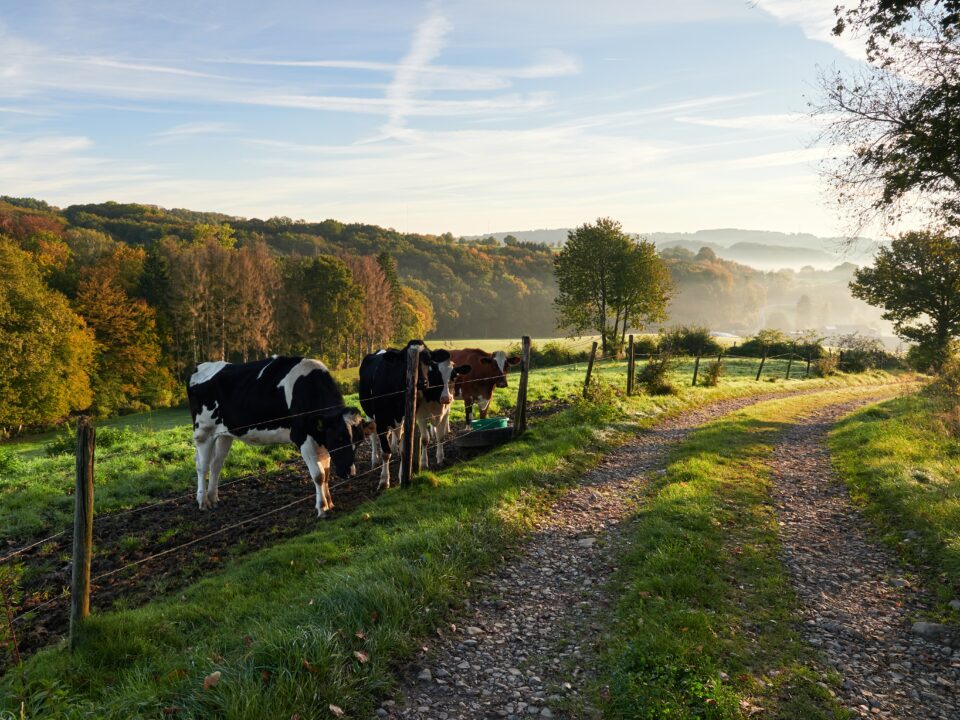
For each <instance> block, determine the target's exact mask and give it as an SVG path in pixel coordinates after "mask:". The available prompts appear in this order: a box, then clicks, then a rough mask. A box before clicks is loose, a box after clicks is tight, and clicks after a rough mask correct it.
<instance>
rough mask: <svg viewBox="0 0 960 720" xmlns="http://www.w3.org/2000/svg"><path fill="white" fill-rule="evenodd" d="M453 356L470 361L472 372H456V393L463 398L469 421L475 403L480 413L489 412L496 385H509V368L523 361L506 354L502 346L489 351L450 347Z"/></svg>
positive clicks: (459, 362)
mask: <svg viewBox="0 0 960 720" xmlns="http://www.w3.org/2000/svg"><path fill="white" fill-rule="evenodd" d="M450 359H451V360H453V362H454V363H455V364H456V365H469V366H470V372H468V373H465V374H463V375H457V382H456V386H455V391H454V392H455V394H456V397H458V398H461V399H462V400H463V408H464V410H465V411H466V414H467V422H468V423H469V422H470V420H471V419H472V417H473V406H474V404H476V405H477V406H478V407H479V408H480V417H482V418H485V417H486V416H487V409H488V408H489V407H490V400H491V399H492V398H493V390H494V388H505V387H507V372H508V371H509V369H510V368H511V367H513V366H514V365H519V364H520V358H518V357H516V356H513V357H507V354H506V353H505V352H503V350H497V351H496V352H494V353H488V352H485V351H484V350H479V349H477V348H464V349H463V350H451V351H450Z"/></svg>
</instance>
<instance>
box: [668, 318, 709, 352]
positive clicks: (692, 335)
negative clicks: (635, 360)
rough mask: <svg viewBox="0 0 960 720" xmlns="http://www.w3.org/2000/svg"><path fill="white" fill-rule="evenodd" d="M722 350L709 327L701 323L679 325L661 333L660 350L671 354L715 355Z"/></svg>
mask: <svg viewBox="0 0 960 720" xmlns="http://www.w3.org/2000/svg"><path fill="white" fill-rule="evenodd" d="M720 350H721V347H720V343H718V342H717V341H716V340H715V339H714V338H713V337H712V336H711V335H710V330H709V328H705V327H702V326H700V325H679V326H677V327H673V328H670V329H669V330H666V331H664V332H663V333H662V334H661V335H660V351H661V352H666V353H670V354H671V355H697V354H700V355H715V354H717V353H719V352H720Z"/></svg>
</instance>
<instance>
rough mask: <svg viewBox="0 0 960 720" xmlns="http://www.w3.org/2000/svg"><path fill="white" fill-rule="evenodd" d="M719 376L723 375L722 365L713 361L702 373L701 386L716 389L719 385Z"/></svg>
mask: <svg viewBox="0 0 960 720" xmlns="http://www.w3.org/2000/svg"><path fill="white" fill-rule="evenodd" d="M721 375H723V363H722V362H717V361H716V360H714V361H713V362H711V363H710V364H709V365H707V367H706V369H705V370H704V372H703V384H704V385H706V386H707V387H716V386H717V385H719V384H720V376H721Z"/></svg>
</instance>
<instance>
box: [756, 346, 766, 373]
mask: <svg viewBox="0 0 960 720" xmlns="http://www.w3.org/2000/svg"><path fill="white" fill-rule="evenodd" d="M766 361H767V351H766V350H764V351H763V355H761V356H760V367H758V368H757V380H759V379H760V374H761V373H762V372H763V364H764V363H765V362H766Z"/></svg>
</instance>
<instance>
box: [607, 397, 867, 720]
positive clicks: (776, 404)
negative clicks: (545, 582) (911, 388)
mask: <svg viewBox="0 0 960 720" xmlns="http://www.w3.org/2000/svg"><path fill="white" fill-rule="evenodd" d="M856 394H857V393H856V392H855V391H854V390H852V389H838V390H832V391H828V392H824V393H817V394H815V395H804V396H800V397H795V398H787V399H783V400H776V401H771V402H765V403H761V404H758V405H756V406H753V407H749V408H747V409H744V410H742V411H739V412H737V413H734V414H732V415H730V416H728V417H725V418H722V419H720V420H718V421H716V422H713V423H710V424H708V425H706V426H705V427H703V428H702V429H700V430H698V431H696V432H694V434H693V435H692V436H691V438H690V439H689V440H688V441H687V442H685V443H684V444H682V445H681V446H680V447H678V448H677V449H676V450H674V451H673V453H672V455H671V459H670V463H669V465H668V467H667V472H666V473H665V474H664V475H663V476H659V477H657V478H654V481H653V483H652V485H651V486H650V488H649V490H648V491H647V492H646V493H645V497H643V498H642V499H641V501H640V506H639V510H638V513H637V515H636V518H635V520H634V523H633V525H632V526H631V531H630V535H629V545H628V547H629V548H630V550H629V552H628V553H627V556H626V557H625V558H623V559H622V561H621V571H620V577H619V579H618V586H619V587H618V589H619V595H620V600H619V602H618V605H617V606H616V608H615V610H614V616H615V622H614V624H613V626H612V628H611V630H610V632H609V633H608V636H607V638H606V643H607V650H606V652H605V654H604V661H605V662H604V673H603V675H602V676H601V678H600V680H599V683H598V684H599V686H600V687H604V686H605V687H606V688H607V692H605V693H602V694H600V695H599V702H600V704H601V705H602V706H603V709H604V711H605V712H604V716H605V717H609V718H623V719H627V718H630V719H634V718H636V719H639V718H650V719H651V720H653V719H654V718H668V717H669V718H673V717H676V718H693V717H703V718H715V719H718V720H719V719H721V718H742V717H744V716H749V715H752V714H753V712H754V711H756V712H760V710H759V709H760V708H762V709H763V717H777V718H791V719H795V720H808V719H813V718H839V717H846V714H845V713H844V712H843V711H842V710H841V709H840V707H839V706H838V705H837V704H836V702H835V701H834V700H833V699H832V698H831V697H830V695H829V693H828V692H827V690H826V689H825V687H826V686H827V684H828V683H829V679H828V678H824V677H821V676H820V675H819V674H818V673H817V672H816V671H814V670H813V669H812V668H811V660H812V659H813V657H814V655H813V652H812V650H811V649H810V648H809V647H808V646H807V645H806V644H805V643H803V642H802V640H801V639H800V637H799V635H798V633H797V631H796V614H795V609H796V599H795V596H794V594H793V591H792V588H791V587H790V582H789V578H788V577H787V574H786V570H785V568H784V567H783V565H782V564H781V560H780V546H779V541H778V531H777V524H776V518H775V515H774V511H773V507H772V505H771V503H770V490H771V480H770V472H769V467H768V461H769V458H770V455H771V453H772V450H773V446H774V444H775V442H776V440H777V437H778V435H779V433H780V431H781V430H782V429H783V428H784V427H786V424H787V423H788V422H789V421H790V419H791V418H792V417H795V416H797V415H799V414H802V413H804V412H807V411H810V410H812V409H814V408H816V407H819V406H823V405H827V404H831V403H838V402H843V401H844V400H848V399H852V398H853V397H856ZM861 394H862V393H861ZM824 681H827V683H826V684H824V685H821V684H820V683H824Z"/></svg>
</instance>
